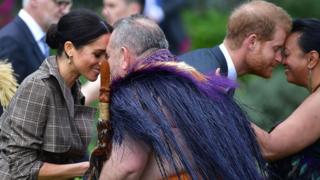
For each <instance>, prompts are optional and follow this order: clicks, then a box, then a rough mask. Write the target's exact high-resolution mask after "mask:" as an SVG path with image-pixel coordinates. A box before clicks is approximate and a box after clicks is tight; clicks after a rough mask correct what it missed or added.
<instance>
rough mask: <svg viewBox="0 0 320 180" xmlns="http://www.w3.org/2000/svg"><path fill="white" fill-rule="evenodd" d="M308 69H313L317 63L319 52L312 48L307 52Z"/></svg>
mask: <svg viewBox="0 0 320 180" xmlns="http://www.w3.org/2000/svg"><path fill="white" fill-rule="evenodd" d="M308 56H309V57H308V69H313V68H315V67H316V66H317V64H318V63H319V60H320V59H319V53H318V52H317V51H315V50H312V51H310V52H309V53H308Z"/></svg>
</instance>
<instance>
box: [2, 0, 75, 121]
mask: <svg viewBox="0 0 320 180" xmlns="http://www.w3.org/2000/svg"><path fill="white" fill-rule="evenodd" d="M71 4H72V1H71V0H24V1H23V9H21V10H20V11H19V14H18V15H17V16H16V17H15V19H14V20H13V21H12V22H10V23H9V24H7V25H6V26H4V27H3V28H2V29H1V30H0V42H1V43H0V59H2V60H6V59H7V60H8V61H9V62H11V64H12V66H13V69H14V73H15V74H16V76H17V80H18V83H19V84H20V83H21V82H22V81H23V79H24V78H25V77H27V76H28V75H29V74H31V73H32V72H34V71H35V70H36V69H38V67H39V66H40V65H41V63H42V61H43V60H44V59H45V58H46V57H47V56H48V55H49V47H48V45H47V44H46V43H45V35H46V31H47V30H48V28H49V26H50V25H51V24H53V23H57V22H58V20H59V19H60V17H61V16H63V15H64V14H66V13H68V12H69V10H70V7H71ZM0 109H1V110H0V115H1V114H2V108H1V107H0Z"/></svg>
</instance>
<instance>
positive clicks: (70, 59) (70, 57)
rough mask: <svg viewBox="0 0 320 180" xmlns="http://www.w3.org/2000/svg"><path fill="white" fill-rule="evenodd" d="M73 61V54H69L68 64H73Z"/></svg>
mask: <svg viewBox="0 0 320 180" xmlns="http://www.w3.org/2000/svg"><path fill="white" fill-rule="evenodd" d="M71 61H72V56H69V57H68V61H67V63H68V64H71Z"/></svg>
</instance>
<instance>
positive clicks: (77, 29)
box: [46, 9, 112, 56]
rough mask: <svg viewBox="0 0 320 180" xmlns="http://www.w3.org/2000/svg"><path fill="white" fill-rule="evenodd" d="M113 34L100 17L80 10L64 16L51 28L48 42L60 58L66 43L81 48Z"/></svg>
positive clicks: (47, 38) (88, 11)
mask: <svg viewBox="0 0 320 180" xmlns="http://www.w3.org/2000/svg"><path fill="white" fill-rule="evenodd" d="M111 32H112V27H111V26H110V25H109V24H108V23H106V22H105V21H104V20H102V19H101V18H100V17H99V16H98V15H96V14H95V13H93V12H91V11H90V10H87V9H78V10H73V11H71V12H70V13H68V14H66V15H64V16H62V17H61V19H60V20H59V22H58V24H53V25H51V26H50V28H49V30H48V32H47V37H46V42H47V44H48V45H49V46H50V47H51V48H52V49H57V54H58V55H59V56H60V55H61V54H62V52H63V47H64V43H65V42H66V41H71V42H72V43H73V45H74V46H75V47H76V48H80V47H82V46H84V45H86V44H89V43H91V42H92V41H94V40H95V39H97V38H98V37H100V36H101V35H103V34H107V33H111Z"/></svg>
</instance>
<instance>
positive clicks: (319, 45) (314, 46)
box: [291, 18, 320, 53]
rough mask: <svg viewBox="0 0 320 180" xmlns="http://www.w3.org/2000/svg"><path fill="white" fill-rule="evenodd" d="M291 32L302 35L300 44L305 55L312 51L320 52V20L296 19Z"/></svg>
mask: <svg viewBox="0 0 320 180" xmlns="http://www.w3.org/2000/svg"><path fill="white" fill-rule="evenodd" d="M291 32H292V33H301V36H300V38H299V41H298V44H299V46H300V48H301V49H302V50H303V51H304V52H305V53H308V52H310V51H312V50H316V51H317V52H320V51H319V50H320V20H318V19H314V18H307V19H295V20H294V21H293V26H292V30H291Z"/></svg>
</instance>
